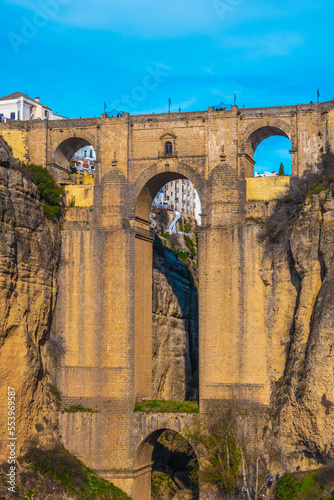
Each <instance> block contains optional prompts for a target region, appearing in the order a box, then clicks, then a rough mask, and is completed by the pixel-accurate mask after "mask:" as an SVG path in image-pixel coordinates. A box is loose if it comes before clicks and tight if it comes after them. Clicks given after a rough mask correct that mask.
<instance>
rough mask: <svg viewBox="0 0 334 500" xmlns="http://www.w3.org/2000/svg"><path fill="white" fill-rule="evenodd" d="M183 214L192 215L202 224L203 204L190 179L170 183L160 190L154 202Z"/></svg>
mask: <svg viewBox="0 0 334 500" xmlns="http://www.w3.org/2000/svg"><path fill="white" fill-rule="evenodd" d="M153 204H154V205H163V206H165V207H166V208H169V209H170V210H175V211H176V212H180V213H181V214H185V215H186V214H188V215H192V216H193V217H195V218H196V221H197V223H198V224H200V213H201V203H200V199H199V196H198V194H197V191H196V189H194V186H193V185H192V183H191V182H190V181H189V180H188V179H177V180H176V181H171V182H168V184H165V186H164V187H163V188H162V189H160V191H159V192H158V194H157V196H156V197H155V199H154V202H153Z"/></svg>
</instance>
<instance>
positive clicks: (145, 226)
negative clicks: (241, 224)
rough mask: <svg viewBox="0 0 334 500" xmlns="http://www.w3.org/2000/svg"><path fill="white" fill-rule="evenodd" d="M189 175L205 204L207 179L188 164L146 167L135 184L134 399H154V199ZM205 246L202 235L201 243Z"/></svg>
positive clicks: (202, 202) (159, 164)
mask: <svg viewBox="0 0 334 500" xmlns="http://www.w3.org/2000/svg"><path fill="white" fill-rule="evenodd" d="M180 178H182V179H188V180H189V181H190V182H192V184H193V185H194V188H195V189H196V190H197V191H198V194H199V197H200V201H201V204H202V208H203V205H204V206H205V202H206V200H205V198H204V188H203V185H204V183H203V181H202V180H201V179H200V177H199V175H198V174H196V173H195V171H194V170H193V169H192V167H190V166H189V165H186V164H183V163H182V164H180V163H178V162H173V163H172V162H171V164H170V165H168V168H166V165H165V162H163V164H161V162H159V163H157V164H154V165H152V166H151V167H149V168H148V169H146V170H145V171H144V172H143V173H142V174H141V175H140V176H139V177H138V179H137V181H136V182H135V184H134V191H135V200H136V206H135V213H134V214H132V219H134V228H135V246H134V254H135V259H134V262H135V283H134V295H135V300H134V400H135V401H134V402H138V401H141V399H142V398H146V399H152V268H153V241H154V234H153V233H151V232H150V222H149V213H150V208H151V206H152V202H153V200H154V198H155V196H156V194H157V193H158V191H159V189H161V188H162V187H163V186H164V185H165V184H166V183H168V182H170V181H172V180H176V179H180ZM200 246H201V238H200V242H199V247H200Z"/></svg>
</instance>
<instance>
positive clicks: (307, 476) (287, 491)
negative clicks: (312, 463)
mask: <svg viewBox="0 0 334 500" xmlns="http://www.w3.org/2000/svg"><path fill="white" fill-rule="evenodd" d="M274 493H275V500H320V499H322V500H334V468H333V467H324V468H323V469H317V470H312V471H309V472H301V471H300V472H294V473H292V474H284V476H283V477H282V478H281V479H280V480H279V481H278V483H277V484H276V486H275V490H274Z"/></svg>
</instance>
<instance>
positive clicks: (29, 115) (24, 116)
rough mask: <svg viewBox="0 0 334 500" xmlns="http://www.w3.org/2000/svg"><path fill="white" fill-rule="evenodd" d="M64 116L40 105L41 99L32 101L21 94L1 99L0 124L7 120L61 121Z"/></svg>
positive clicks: (16, 93)
mask: <svg viewBox="0 0 334 500" xmlns="http://www.w3.org/2000/svg"><path fill="white" fill-rule="evenodd" d="M64 118H65V117H64V116H60V115H57V113H53V112H52V111H51V109H50V108H48V107H47V106H44V105H43V104H41V103H40V100H39V97H35V99H32V98H31V97H29V96H27V95H26V94H22V93H21V92H14V93H13V94H9V95H5V96H4V97H0V122H4V121H6V120H59V119H64Z"/></svg>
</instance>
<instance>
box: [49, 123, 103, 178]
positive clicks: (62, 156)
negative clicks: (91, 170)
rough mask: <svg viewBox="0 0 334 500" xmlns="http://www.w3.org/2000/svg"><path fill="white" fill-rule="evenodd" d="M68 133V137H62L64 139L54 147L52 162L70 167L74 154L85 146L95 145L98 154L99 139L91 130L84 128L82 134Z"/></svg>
mask: <svg viewBox="0 0 334 500" xmlns="http://www.w3.org/2000/svg"><path fill="white" fill-rule="evenodd" d="M66 135H67V137H66V139H64V137H62V141H60V142H58V144H57V146H56V147H55V148H54V152H53V157H52V162H53V163H54V164H55V165H59V166H60V167H63V168H65V169H69V165H70V161H71V159H72V157H73V155H74V154H75V153H76V152H77V151H78V150H79V149H81V148H83V147H85V146H93V148H94V150H95V153H96V156H97V144H96V142H97V141H96V138H95V137H94V136H93V135H92V134H91V133H90V132H88V131H84V130H82V131H80V136H76V135H73V134H71V133H70V132H69V133H67V134H66ZM96 159H97V158H96Z"/></svg>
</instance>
